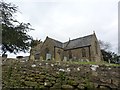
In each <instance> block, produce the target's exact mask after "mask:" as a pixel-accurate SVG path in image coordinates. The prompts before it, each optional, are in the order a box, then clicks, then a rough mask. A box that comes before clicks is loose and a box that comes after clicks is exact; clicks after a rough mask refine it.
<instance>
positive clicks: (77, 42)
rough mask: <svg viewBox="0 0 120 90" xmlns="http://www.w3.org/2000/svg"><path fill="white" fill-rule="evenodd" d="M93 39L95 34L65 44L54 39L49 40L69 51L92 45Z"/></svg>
mask: <svg viewBox="0 0 120 90" xmlns="http://www.w3.org/2000/svg"><path fill="white" fill-rule="evenodd" d="M92 37H93V34H91V35H88V36H84V37H80V38H77V39H73V40H70V41H67V42H65V43H62V42H60V41H57V40H54V39H52V38H49V39H51V40H52V42H53V43H54V44H55V46H57V47H60V48H64V49H65V50H67V49H73V48H78V47H84V46H89V45H91V40H92Z"/></svg>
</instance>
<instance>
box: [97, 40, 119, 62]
mask: <svg viewBox="0 0 120 90" xmlns="http://www.w3.org/2000/svg"><path fill="white" fill-rule="evenodd" d="M99 44H100V47H101V52H102V55H103V59H104V61H107V62H110V63H116V62H118V61H119V57H120V56H119V55H117V54H116V53H115V52H112V51H110V48H111V44H110V43H108V42H104V41H101V40H99Z"/></svg>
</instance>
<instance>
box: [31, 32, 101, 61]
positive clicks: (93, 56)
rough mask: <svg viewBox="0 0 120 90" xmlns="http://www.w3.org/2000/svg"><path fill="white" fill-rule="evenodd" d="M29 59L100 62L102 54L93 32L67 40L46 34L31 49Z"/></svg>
mask: <svg viewBox="0 0 120 90" xmlns="http://www.w3.org/2000/svg"><path fill="white" fill-rule="evenodd" d="M30 59H31V60H40V59H43V60H55V61H92V62H100V61H101V60H102V54H101V50H100V45H99V42H98V40H97V37H96V34H95V32H94V33H93V34H91V35H87V36H84V37H79V38H76V39H72V40H69V41H67V42H60V41H58V40H55V39H52V38H50V37H48V36H47V37H46V39H45V41H44V42H39V43H38V45H37V46H35V47H33V48H32V49H31V52H30Z"/></svg>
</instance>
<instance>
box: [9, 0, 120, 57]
mask: <svg viewBox="0 0 120 90" xmlns="http://www.w3.org/2000/svg"><path fill="white" fill-rule="evenodd" d="M7 1H8V2H13V3H14V4H16V5H17V6H18V8H19V11H20V12H18V13H17V14H16V15H17V17H16V18H17V19H18V20H19V21H21V22H25V23H28V22H29V23H31V25H32V28H34V29H35V30H34V31H30V32H28V34H30V35H31V36H33V38H34V39H41V40H42V41H44V40H45V38H46V36H49V37H51V38H54V39H56V40H59V41H61V42H65V41H68V40H69V38H70V39H75V38H78V37H82V36H86V35H89V34H92V33H93V31H95V33H96V35H97V38H98V40H102V41H105V42H109V43H111V45H112V48H111V50H113V51H115V52H117V50H118V1H119V0H19V1H17V0H7ZM20 55H23V53H21V54H20ZM24 55H25V54H24ZM26 55H28V54H26ZM10 56H12V57H13V54H11V55H10Z"/></svg>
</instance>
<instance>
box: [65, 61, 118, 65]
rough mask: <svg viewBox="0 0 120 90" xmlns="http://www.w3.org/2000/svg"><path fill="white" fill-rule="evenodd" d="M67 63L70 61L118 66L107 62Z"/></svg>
mask: <svg viewBox="0 0 120 90" xmlns="http://www.w3.org/2000/svg"><path fill="white" fill-rule="evenodd" d="M67 63H71V64H85V65H86V64H88V65H105V66H120V64H113V63H107V62H77V61H76V62H75V61H72V62H67Z"/></svg>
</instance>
